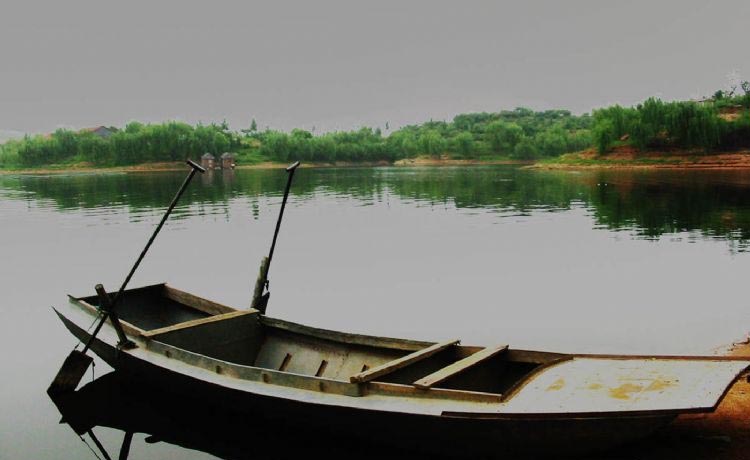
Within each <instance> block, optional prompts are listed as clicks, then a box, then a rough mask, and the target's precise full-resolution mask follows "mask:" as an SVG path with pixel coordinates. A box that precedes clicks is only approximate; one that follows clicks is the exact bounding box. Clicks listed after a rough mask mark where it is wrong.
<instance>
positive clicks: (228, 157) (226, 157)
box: [220, 152, 235, 169]
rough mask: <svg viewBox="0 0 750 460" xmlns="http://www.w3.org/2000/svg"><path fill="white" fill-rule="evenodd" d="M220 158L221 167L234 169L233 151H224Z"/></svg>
mask: <svg viewBox="0 0 750 460" xmlns="http://www.w3.org/2000/svg"><path fill="white" fill-rule="evenodd" d="M220 158H221V162H220V165H221V169H234V165H235V163H234V153H230V152H224V153H222V154H221V157H220Z"/></svg>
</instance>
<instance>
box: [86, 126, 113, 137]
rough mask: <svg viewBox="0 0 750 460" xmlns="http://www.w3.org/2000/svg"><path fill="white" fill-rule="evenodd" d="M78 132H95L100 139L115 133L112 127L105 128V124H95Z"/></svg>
mask: <svg viewBox="0 0 750 460" xmlns="http://www.w3.org/2000/svg"><path fill="white" fill-rule="evenodd" d="M79 132H81V133H92V134H96V135H97V136H99V137H101V138H102V139H106V138H108V137H109V136H111V135H113V134H114V133H115V130H114V129H112V128H107V127H106V126H96V127H94V128H84V129H82V130H80V131H79Z"/></svg>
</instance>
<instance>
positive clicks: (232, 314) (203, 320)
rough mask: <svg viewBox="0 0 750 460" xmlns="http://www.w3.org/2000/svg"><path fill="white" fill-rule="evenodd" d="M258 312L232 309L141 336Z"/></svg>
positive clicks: (154, 334) (151, 331)
mask: <svg viewBox="0 0 750 460" xmlns="http://www.w3.org/2000/svg"><path fill="white" fill-rule="evenodd" d="M256 313H258V310H254V309H250V310H238V311H231V312H229V313H223V314H220V315H214V316H208V317H206V318H200V319H194V320H190V321H185V322H182V323H177V324H173V325H171V326H166V327H161V328H159V329H152V330H150V331H144V332H142V333H141V336H143V337H146V338H151V337H154V336H157V335H160V334H166V333H167V332H174V331H179V330H182V329H188V328H191V327H196V326H200V325H202V324H208V323H215V322H217V321H223V320H226V319H231V318H236V317H238V316H245V315H253V314H256Z"/></svg>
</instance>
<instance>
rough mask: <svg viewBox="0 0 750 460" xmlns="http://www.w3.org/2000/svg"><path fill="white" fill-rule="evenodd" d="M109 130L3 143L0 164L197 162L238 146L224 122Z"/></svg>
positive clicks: (59, 133) (137, 125)
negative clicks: (105, 133) (103, 133)
mask: <svg viewBox="0 0 750 460" xmlns="http://www.w3.org/2000/svg"><path fill="white" fill-rule="evenodd" d="M110 130H111V131H112V134H111V135H110V136H108V137H102V136H99V135H97V134H95V133H93V132H90V131H86V130H84V131H71V130H66V129H58V130H57V131H55V132H54V133H52V134H50V135H37V136H26V137H24V138H23V139H19V140H12V141H8V142H6V143H5V144H3V145H2V146H0V166H13V164H14V163H15V164H16V165H19V166H24V167H31V166H42V165H50V164H66V163H75V162H89V163H91V164H93V165H96V166H117V165H133V164H140V163H145V162H157V161H177V160H183V159H185V158H197V157H199V156H200V155H202V154H203V153H204V152H214V153H220V152H225V151H228V150H232V149H235V148H237V147H239V146H240V136H238V135H237V134H236V133H233V132H231V131H229V129H228V127H227V125H226V123H223V124H211V125H207V126H204V125H197V126H190V125H188V124H186V123H180V122H174V121H173V122H167V123H162V124H152V125H144V124H142V123H138V122H131V123H128V124H127V125H126V126H125V128H123V129H121V130H120V129H116V128H111V129H110Z"/></svg>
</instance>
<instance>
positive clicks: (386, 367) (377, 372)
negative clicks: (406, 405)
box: [349, 340, 460, 383]
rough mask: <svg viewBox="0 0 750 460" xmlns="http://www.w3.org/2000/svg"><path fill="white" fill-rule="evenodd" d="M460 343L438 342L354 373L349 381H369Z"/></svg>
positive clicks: (453, 341) (456, 341) (452, 341)
mask: <svg viewBox="0 0 750 460" xmlns="http://www.w3.org/2000/svg"><path fill="white" fill-rule="evenodd" d="M459 343H460V340H450V341H447V342H442V343H436V344H434V345H431V346H429V347H427V348H422V349H421V350H417V351H415V352H414V353H410V354H408V355H406V356H402V357H400V358H398V359H394V360H393V361H388V362H387V363H384V364H381V365H380V366H377V367H373V368H372V369H368V370H366V371H364V372H360V373H359V374H355V375H352V376H351V377H350V378H349V381H350V382H352V383H364V382H369V381H370V380H373V379H376V378H378V377H382V376H383V375H386V374H390V373H391V372H393V371H396V370H398V369H401V368H403V367H406V366H408V365H409V364H412V363H415V362H417V361H420V360H423V359H426V358H429V357H430V356H432V355H434V354H435V353H438V352H440V351H443V350H445V349H446V348H448V347H452V346H453V345H458V344H459Z"/></svg>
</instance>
